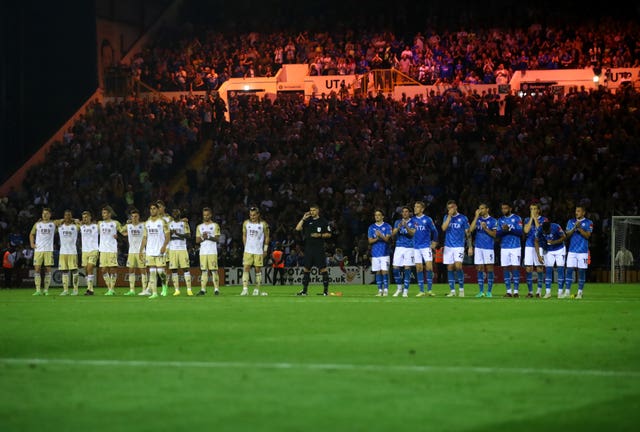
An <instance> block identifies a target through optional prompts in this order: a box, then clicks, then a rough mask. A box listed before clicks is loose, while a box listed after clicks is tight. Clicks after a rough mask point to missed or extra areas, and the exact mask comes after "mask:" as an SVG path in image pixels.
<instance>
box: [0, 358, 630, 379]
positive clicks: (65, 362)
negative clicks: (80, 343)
mask: <svg viewBox="0 0 640 432" xmlns="http://www.w3.org/2000/svg"><path fill="white" fill-rule="evenodd" d="M0 364H5V365H51V366H116V367H117V366H121V367H178V368H196V369H285V370H286V369H300V370H344V371H362V372H371V371H378V372H384V371H387V372H420V373H474V374H487V375H489V374H490V375H496V374H497V375H500V374H514V375H560V376H562V375H564V376H577V377H614V378H616V377H619V378H640V371H616V370H602V369H549V368H500V367H485V366H420V365H371V364H369V365H368V364H349V363H287V362H273V363H261V362H258V363H251V362H231V361H220V362H215V361H211V362H208V361H163V360H160V361H153V360H110V359H96V360H90V359H47V358H0Z"/></svg>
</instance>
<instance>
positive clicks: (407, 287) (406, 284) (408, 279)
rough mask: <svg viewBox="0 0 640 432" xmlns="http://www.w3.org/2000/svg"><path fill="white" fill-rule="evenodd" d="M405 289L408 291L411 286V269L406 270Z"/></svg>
mask: <svg viewBox="0 0 640 432" xmlns="http://www.w3.org/2000/svg"><path fill="white" fill-rule="evenodd" d="M403 282H404V289H406V290H408V289H409V285H410V284H411V269H404V281H403Z"/></svg>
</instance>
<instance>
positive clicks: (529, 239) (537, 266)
mask: <svg viewBox="0 0 640 432" xmlns="http://www.w3.org/2000/svg"><path fill="white" fill-rule="evenodd" d="M529 211H530V212H531V216H529V217H527V218H525V220H524V229H523V231H524V234H525V236H526V239H525V243H524V266H525V267H524V269H525V271H526V272H527V276H526V277H527V289H528V290H529V293H528V294H527V297H533V271H534V270H535V271H536V272H537V274H538V280H537V285H538V289H537V290H536V297H540V293H541V292H542V280H543V279H544V263H541V262H540V261H538V254H537V253H536V249H535V247H534V241H535V238H536V233H537V232H538V230H539V229H540V226H541V225H542V224H543V223H544V222H545V221H548V220H549V219H547V218H546V217H544V216H542V215H541V214H540V204H538V203H533V204H531V205H530V206H529ZM541 252H542V251H541Z"/></svg>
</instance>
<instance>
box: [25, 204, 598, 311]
mask: <svg viewBox="0 0 640 432" xmlns="http://www.w3.org/2000/svg"><path fill="white" fill-rule="evenodd" d="M425 208H426V206H425V204H424V202H422V201H417V202H415V204H414V205H413V212H412V211H411V208H410V207H408V206H405V207H403V208H402V212H401V218H400V219H398V220H396V221H395V222H394V224H393V227H392V226H391V225H390V224H389V223H387V222H385V221H384V214H383V212H382V211H381V210H375V212H374V223H372V224H371V225H370V226H369V229H368V233H367V236H368V241H369V245H370V248H371V270H372V271H373V272H374V273H375V278H376V284H377V288H378V293H377V295H378V296H387V295H388V293H389V269H390V266H391V269H392V272H393V277H394V279H395V282H396V284H397V290H396V292H395V293H394V294H393V296H394V297H399V296H402V297H408V293H409V285H410V281H411V275H412V270H413V268H414V267H415V273H416V277H417V282H418V287H419V292H418V293H417V294H416V296H417V297H423V296H433V295H435V294H434V293H433V290H432V285H433V250H434V249H435V248H436V246H437V244H438V230H437V228H436V226H435V223H434V221H433V219H432V218H431V217H429V216H428V215H426V214H425V213H424V210H425ZM529 210H530V216H529V217H526V218H525V219H524V221H523V220H522V218H521V217H520V216H518V215H517V214H515V213H513V209H512V207H511V205H510V204H509V203H502V204H501V212H502V216H500V217H499V218H498V219H496V218H494V217H493V216H491V215H490V213H489V207H488V205H487V204H485V203H481V204H480V205H479V206H478V208H477V210H476V211H475V216H474V218H473V220H472V221H471V223H469V220H468V218H467V217H466V216H465V215H463V214H461V213H459V212H458V207H457V204H456V202H455V201H452V200H451V201H448V202H447V214H446V215H445V216H444V217H443V223H442V227H441V228H442V232H443V234H444V248H443V257H442V258H443V264H445V265H446V266H447V280H448V285H449V293H448V294H447V297H455V296H460V297H463V296H464V273H463V271H462V263H463V259H464V256H465V245H466V249H467V250H466V252H467V253H468V254H469V256H473V260H474V264H475V266H476V269H477V275H478V288H479V292H478V293H477V294H476V297H492V289H493V285H494V265H495V253H494V250H495V246H496V245H499V247H500V265H501V266H502V267H503V272H504V283H505V286H506V294H505V297H519V283H520V265H521V261H522V259H521V258H522V257H521V255H522V241H523V240H524V242H525V244H524V266H525V269H526V283H527V288H528V294H527V297H534V296H535V297H542V298H551V285H552V282H553V271H554V268H555V269H556V272H557V284H558V291H557V297H558V298H569V297H571V298H576V299H580V298H582V296H583V289H584V285H585V281H586V270H587V268H588V264H589V249H588V248H589V238H590V236H591V233H592V231H593V222H592V221H591V220H589V219H587V218H586V217H585V214H586V209H585V208H584V207H583V206H577V207H576V209H575V217H574V218H572V219H570V220H569V221H568V222H567V224H566V229H563V228H562V227H561V226H560V225H559V224H557V223H553V222H550V221H549V220H548V219H547V218H546V217H544V216H542V215H541V214H540V206H539V205H538V204H537V203H534V204H531V205H530V208H529ZM113 215H114V211H113V209H112V208H111V207H110V206H108V205H106V206H104V207H103V208H102V209H101V216H102V220H100V221H94V220H93V219H92V215H91V213H90V212H88V211H85V212H83V213H82V219H81V220H77V219H74V218H73V214H72V212H71V211H69V210H67V211H65V213H64V217H63V218H62V219H59V220H53V219H52V214H51V210H50V209H48V208H45V209H43V211H42V217H41V219H40V220H39V221H38V222H36V223H35V224H34V226H33V228H32V230H31V233H30V236H29V238H30V242H31V247H32V248H33V249H34V270H35V277H34V283H35V289H36V291H35V292H34V295H47V294H48V289H49V285H50V283H51V269H52V266H53V251H54V237H55V233H56V232H57V233H58V236H59V243H60V249H59V259H58V261H59V266H58V268H59V270H60V271H62V286H63V289H62V293H61V295H77V294H78V279H79V275H78V250H77V243H78V237H80V240H81V241H80V244H81V259H82V262H81V265H82V267H83V268H84V269H85V270H86V274H87V290H86V292H85V295H89V296H90V295H93V294H94V285H95V276H94V269H95V268H96V266H98V263H99V268H100V269H101V271H102V275H103V279H104V281H105V284H106V287H107V291H106V293H105V295H115V284H116V277H117V267H118V262H117V255H118V242H117V240H118V235H119V234H120V235H123V236H125V237H127V239H128V243H129V250H128V252H129V253H128V258H127V267H128V268H129V291H128V292H127V293H126V294H125V295H129V296H132V295H136V294H137V293H136V291H135V284H136V279H137V277H136V274H138V275H139V276H140V279H141V284H142V291H141V292H140V293H138V294H137V295H142V296H148V297H149V298H150V299H155V298H158V297H159V296H167V295H168V276H169V274H168V272H167V268H168V269H169V271H170V276H171V280H172V282H173V287H174V293H173V295H174V296H176V295H180V293H181V292H180V274H182V277H183V279H184V281H185V285H186V289H187V295H189V296H191V295H193V292H192V280H191V274H190V272H189V268H190V264H189V256H188V249H187V239H189V238H190V237H191V232H190V228H189V224H188V221H186V220H185V219H182V218H181V214H180V211H179V210H173V212H172V215H171V216H169V215H168V214H166V213H165V206H164V203H163V202H162V201H157V202H154V203H152V204H151V205H150V206H149V218H148V219H147V220H146V221H145V222H142V221H141V219H140V213H139V211H138V210H135V209H134V210H131V211H130V212H129V220H128V221H127V222H126V224H124V225H123V224H121V223H120V222H119V221H117V220H115V219H113ZM212 216H213V212H212V210H211V209H210V208H204V209H203V210H202V223H200V224H199V225H198V226H197V228H196V233H195V241H196V244H198V245H199V259H200V270H201V276H200V290H199V292H198V293H197V294H198V295H204V294H205V293H206V290H207V285H208V283H209V274H210V275H211V281H212V285H213V288H214V291H213V293H214V295H219V293H220V290H219V279H218V259H217V256H218V252H217V241H218V239H219V236H220V226H219V225H218V224H217V223H216V222H214V221H213V220H212ZM295 229H296V231H300V232H301V234H302V236H303V239H304V250H305V256H304V272H303V279H302V285H303V287H302V290H301V291H300V292H298V293H297V295H299V296H306V295H307V289H308V285H309V282H310V272H311V269H312V268H313V267H317V268H318V269H319V273H320V275H321V277H322V284H323V292H322V294H323V295H328V294H329V286H328V285H329V277H328V269H327V264H326V257H325V251H324V249H325V248H324V246H325V244H324V241H325V240H326V239H328V238H331V236H332V232H331V226H330V223H329V222H328V221H327V220H326V219H325V218H324V217H322V216H321V215H320V209H319V207H318V206H317V205H315V204H314V205H311V206H310V208H309V211H307V212H306V213H305V214H304V215H303V217H302V218H301V219H300V221H299V222H298V224H297V225H296V227H295ZM242 241H243V244H244V253H243V268H244V273H243V276H242V291H241V293H240V295H243V296H246V295H249V287H248V285H249V272H250V270H251V267H253V268H254V270H255V281H254V285H255V288H254V289H253V291H252V295H260V293H261V291H260V289H261V283H262V267H263V265H264V258H265V257H266V254H267V252H268V245H269V225H268V223H267V222H266V221H264V220H263V219H262V218H261V216H260V211H259V209H258V208H256V207H251V208H250V209H249V218H248V219H247V220H245V221H244V222H243V226H242ZM565 243H567V244H568V247H567V246H565ZM392 246H395V247H394V248H393V257H391V250H392ZM567 250H568V252H567ZM42 270H44V272H43V271H42ZM534 272H537V292H536V293H535V295H534V293H533V273H534ZM575 275H577V283H578V290H577V292H576V294H575V296H574V295H572V294H571V288H572V284H573V282H574V280H575V279H574V278H575ZM425 279H426V284H425ZM158 280H159V281H160V284H161V292H160V293H158ZM543 280H544V285H545V294H544V296H543V295H542V281H543ZM485 282H486V291H485ZM456 284H457V286H458V290H457V292H456ZM70 285H71V288H72V290H71V291H70ZM425 285H426V286H425ZM425 288H426V290H425Z"/></svg>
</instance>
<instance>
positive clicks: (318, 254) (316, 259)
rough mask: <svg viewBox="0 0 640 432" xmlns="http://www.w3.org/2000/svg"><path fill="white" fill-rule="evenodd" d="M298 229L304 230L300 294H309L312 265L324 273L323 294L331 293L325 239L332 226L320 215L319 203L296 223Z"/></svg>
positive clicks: (329, 235) (310, 207) (328, 236)
mask: <svg viewBox="0 0 640 432" xmlns="http://www.w3.org/2000/svg"><path fill="white" fill-rule="evenodd" d="M296 231H302V237H303V238H304V275H303V276H302V291H300V292H299V293H298V295H299V296H306V295H307V288H308V287H309V281H310V280H311V268H312V267H317V268H318V269H319V270H320V274H321V275H322V286H323V287H324V291H323V293H322V294H323V295H325V296H326V295H329V273H328V271H327V257H326V255H325V251H324V241H325V239H328V238H331V227H330V226H329V222H328V221H327V220H326V219H325V218H323V217H321V216H320V207H318V205H316V204H313V205H311V206H309V211H308V212H306V213H305V214H304V216H302V219H300V222H298V225H296Z"/></svg>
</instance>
